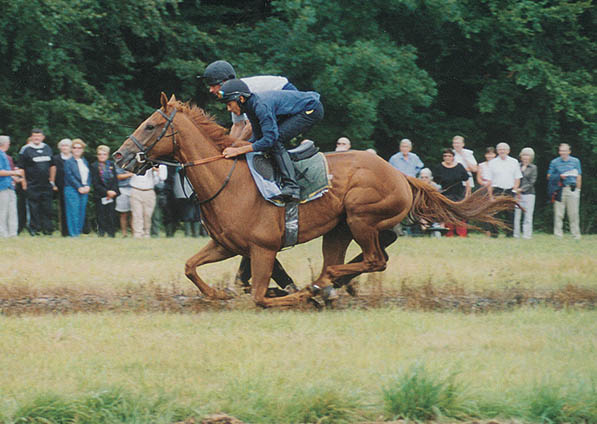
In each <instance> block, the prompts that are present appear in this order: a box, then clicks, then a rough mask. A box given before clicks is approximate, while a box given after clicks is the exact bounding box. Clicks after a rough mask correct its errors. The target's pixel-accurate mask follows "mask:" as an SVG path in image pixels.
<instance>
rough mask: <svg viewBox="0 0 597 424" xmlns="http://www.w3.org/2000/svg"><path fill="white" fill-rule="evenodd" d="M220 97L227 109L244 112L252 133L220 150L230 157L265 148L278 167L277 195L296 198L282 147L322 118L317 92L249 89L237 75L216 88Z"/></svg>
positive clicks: (296, 190) (296, 189)
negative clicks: (242, 141)
mask: <svg viewBox="0 0 597 424" xmlns="http://www.w3.org/2000/svg"><path fill="white" fill-rule="evenodd" d="M220 96H221V98H220V99H221V101H223V102H225V103H226V108H227V109H228V111H229V112H232V113H234V114H235V115H237V116H240V115H241V114H242V113H246V114H247V117H248V118H249V121H250V122H251V127H252V130H253V135H252V136H251V138H250V139H249V142H250V143H251V144H249V145H246V146H242V147H227V148H226V149H225V150H224V152H223V154H224V156H225V157H226V158H232V157H235V156H238V155H242V154H245V153H248V152H253V151H256V152H260V151H262V152H268V153H269V154H270V155H271V156H272V157H273V158H274V161H275V163H276V165H277V166H278V169H279V170H280V175H281V177H282V194H281V197H282V199H283V200H286V201H299V200H300V189H299V185H298V184H297V182H296V177H295V174H294V165H293V164H292V161H291V160H290V156H289V155H288V152H287V151H286V147H285V146H284V144H285V143H287V142H289V141H290V140H291V139H292V138H293V137H295V136H297V135H299V134H301V133H303V134H304V133H305V132H306V131H308V130H309V129H310V128H311V127H312V126H313V125H314V124H315V123H316V122H317V121H319V120H321V119H322V118H323V105H322V104H321V102H320V101H319V93H316V92H314V91H294V90H276V91H264V92H261V93H259V94H256V93H251V90H250V89H249V87H248V86H247V84H246V83H244V82H243V81H241V80H239V79H233V80H229V81H226V82H225V83H224V84H223V85H222V88H221V90H220Z"/></svg>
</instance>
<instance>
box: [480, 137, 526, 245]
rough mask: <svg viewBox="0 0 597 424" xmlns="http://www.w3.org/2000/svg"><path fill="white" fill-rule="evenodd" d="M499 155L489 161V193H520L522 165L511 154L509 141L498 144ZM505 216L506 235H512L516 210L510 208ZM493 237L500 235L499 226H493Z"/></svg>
mask: <svg viewBox="0 0 597 424" xmlns="http://www.w3.org/2000/svg"><path fill="white" fill-rule="evenodd" d="M496 150H497V154H498V156H497V157H496V158H495V159H492V160H491V161H490V162H489V179H490V181H491V185H490V186H488V187H489V193H490V194H491V195H493V196H500V195H503V196H512V197H514V196H515V195H516V194H518V187H520V179H521V178H522V173H521V172H520V165H519V164H518V161H517V160H516V159H514V158H513V157H511V156H509V155H508V153H510V146H509V145H508V144H507V143H499V144H498V145H497V146H496ZM501 215H502V216H505V221H506V224H507V225H508V228H507V229H506V237H512V234H513V233H512V227H513V225H514V212H513V211H512V210H508V211H506V212H504V213H502V214H501ZM491 236H492V237H497V236H498V231H497V227H495V226H493V228H492V231H491Z"/></svg>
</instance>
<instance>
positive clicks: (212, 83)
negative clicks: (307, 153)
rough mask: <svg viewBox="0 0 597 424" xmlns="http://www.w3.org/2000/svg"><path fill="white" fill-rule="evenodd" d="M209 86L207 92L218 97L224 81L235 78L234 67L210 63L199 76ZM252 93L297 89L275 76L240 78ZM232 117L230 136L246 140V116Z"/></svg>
mask: <svg viewBox="0 0 597 424" xmlns="http://www.w3.org/2000/svg"><path fill="white" fill-rule="evenodd" d="M198 78H202V79H203V80H204V81H205V82H206V83H207V85H208V86H209V92H210V93H211V94H213V95H214V96H216V97H218V93H219V91H220V88H221V87H222V84H224V83H225V82H226V81H228V80H231V79H234V78H236V71H235V70H234V67H233V66H232V65H231V64H230V63H228V62H226V61H225V60H216V61H215V62H212V63H210V64H209V65H207V67H206V68H205V71H203V75H199V76H198ZM241 80H243V81H244V82H245V83H246V84H247V86H248V87H249V88H250V89H251V92H252V93H261V92H262V91H272V90H297V88H296V87H295V86H294V85H293V84H292V83H291V82H290V81H288V78H286V77H282V76H277V75H257V76H253V77H245V78H241ZM231 116H232V128H230V135H231V136H232V137H234V138H240V139H241V140H248V139H249V137H250V136H251V125H250V124H248V120H249V119H248V118H247V116H246V115H241V116H237V115H235V114H234V113H232V114H231Z"/></svg>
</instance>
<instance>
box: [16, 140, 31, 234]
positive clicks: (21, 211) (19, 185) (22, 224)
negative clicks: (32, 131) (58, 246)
mask: <svg viewBox="0 0 597 424" xmlns="http://www.w3.org/2000/svg"><path fill="white" fill-rule="evenodd" d="M29 143H31V137H29V138H28V139H27V143H25V144H24V145H23V146H22V147H21V149H20V150H19V157H20V155H21V154H22V153H23V151H24V150H25V149H26V148H27V147H28V145H29ZM17 163H18V161H17ZM19 169H20V168H19ZM13 180H14V182H15V183H16V187H15V191H16V194H17V215H18V217H19V228H18V230H17V234H21V231H23V230H24V229H27V230H28V231H29V232H30V233H31V228H30V226H29V207H28V206H27V180H26V179H25V178H24V177H13Z"/></svg>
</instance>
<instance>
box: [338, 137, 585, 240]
mask: <svg viewBox="0 0 597 424" xmlns="http://www.w3.org/2000/svg"><path fill="white" fill-rule="evenodd" d="M349 143H350V142H349ZM349 145H350V144H349ZM464 146H465V143H464V137H462V136H459V135H457V136H455V137H454V138H453V139H452V147H451V148H445V149H443V151H442V157H441V162H439V158H438V162H439V163H438V164H436V165H434V166H431V167H430V168H431V169H430V168H424V164H423V162H422V161H421V159H420V158H419V157H418V156H417V155H416V154H415V153H412V149H413V144H412V142H411V141H410V140H409V139H402V140H401V141H400V144H399V152H397V153H396V154H394V155H393V156H391V157H390V160H389V162H390V164H391V165H392V166H394V167H395V168H396V169H398V170H399V171H401V172H402V173H404V174H405V175H408V176H411V177H415V176H416V177H418V178H419V179H421V180H422V181H425V182H428V183H430V184H432V185H433V187H434V188H436V189H437V190H440V191H441V192H442V194H444V195H445V196H446V197H447V198H448V199H450V200H453V201H461V200H464V199H466V198H467V197H468V196H470V195H471V193H472V191H473V190H475V189H480V188H485V189H486V190H488V192H489V195H490V196H498V195H501V196H512V197H514V198H516V200H517V201H518V203H519V205H520V207H517V208H516V209H515V210H514V211H508V212H503V213H502V214H500V215H499V216H498V217H499V218H501V219H502V220H503V221H504V222H505V223H506V224H507V227H506V228H505V229H504V232H505V234H506V236H507V237H515V238H523V239H530V238H531V237H532V234H533V212H534V209H535V195H536V193H535V183H536V181H537V178H538V171H537V166H536V165H535V164H534V163H533V161H534V159H535V151H534V150H533V149H532V148H531V147H525V148H523V149H522V150H521V151H520V154H519V160H517V159H515V158H513V157H512V156H510V146H509V145H508V144H507V143H504V142H502V143H498V145H497V146H495V147H493V146H491V147H487V148H486V150H485V161H484V162H482V163H480V164H478V163H477V161H476V159H475V156H474V153H473V151H472V150H469V149H465V148H464ZM336 150H338V149H336ZM558 153H559V157H557V158H555V159H553V160H552V161H551V163H550V165H549V171H548V173H547V179H548V182H549V183H548V187H549V195H550V197H551V200H552V202H553V204H554V235H556V236H557V237H562V236H563V220H564V216H565V215H566V214H567V216H568V220H569V225H570V232H571V233H572V236H573V237H574V238H575V239H580V237H581V235H580V226H579V204H580V189H581V185H582V170H581V164H580V160H579V159H578V158H575V157H573V156H571V155H570V153H571V150H570V146H569V145H568V144H566V143H562V144H560V146H559V149H558ZM475 174H476V175H475ZM473 176H475V178H473ZM475 181H476V182H477V185H476V186H475ZM464 224H465V223H463V225H456V226H453V225H451V224H449V223H446V224H445V225H444V224H442V223H425V225H423V229H424V230H425V231H428V232H430V233H431V234H434V235H436V236H437V235H439V234H440V232H441V233H444V234H445V236H447V237H452V236H454V235H458V236H460V237H466V236H467V226H466V225H464ZM483 229H484V230H485V232H486V234H487V235H488V236H491V237H498V233H499V231H498V227H496V226H489V225H485V226H484V227H483ZM440 230H442V231H440ZM404 233H405V234H411V231H410V230H408V229H407V231H404Z"/></svg>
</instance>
